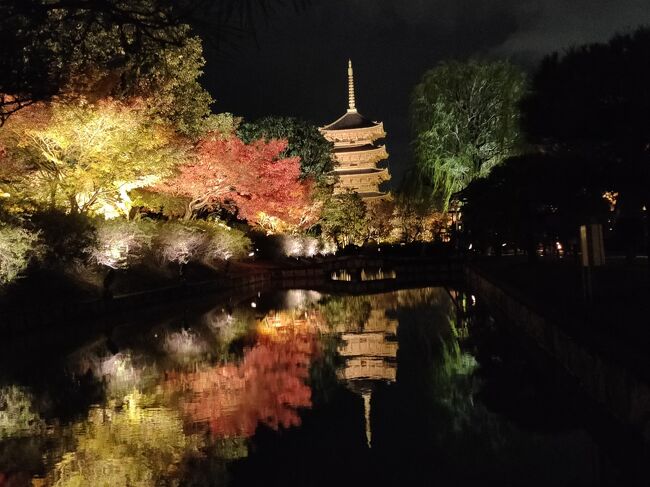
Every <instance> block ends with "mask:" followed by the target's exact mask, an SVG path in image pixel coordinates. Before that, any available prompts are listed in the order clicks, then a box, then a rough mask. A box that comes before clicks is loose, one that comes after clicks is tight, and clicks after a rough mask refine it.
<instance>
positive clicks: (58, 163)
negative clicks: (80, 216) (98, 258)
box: [0, 99, 184, 217]
mask: <svg viewBox="0 0 650 487" xmlns="http://www.w3.org/2000/svg"><path fill="white" fill-rule="evenodd" d="M0 139H1V141H0V143H1V144H2V145H4V146H5V148H6V150H5V156H4V158H5V159H8V161H9V164H10V166H11V167H12V168H13V174H12V175H11V177H9V178H5V181H4V182H3V185H4V187H3V188H2V189H3V190H4V191H5V193H6V194H8V195H9V198H12V199H14V200H23V201H24V200H27V201H28V202H30V203H32V204H34V205H36V206H47V207H50V208H60V209H63V210H65V211H67V212H69V213H102V214H104V215H105V216H107V217H115V216H118V215H120V214H128V212H129V209H130V199H129V197H128V191H130V190H132V189H135V188H138V187H142V186H146V185H150V184H152V183H153V182H155V181H157V180H158V178H160V177H161V176H163V175H166V174H168V171H169V170H170V169H171V168H172V167H173V166H174V165H175V164H176V163H177V162H178V161H180V160H181V159H182V157H183V154H184V150H183V147H182V144H181V143H180V140H179V139H178V138H176V137H175V136H174V135H173V132H172V131H171V130H169V129H168V128H167V127H166V126H164V125H162V124H160V123H156V122H153V121H152V120H151V117H149V116H148V113H147V109H146V107H145V105H144V104H143V103H142V102H140V101H138V100H135V101H131V102H129V103H125V102H118V101H115V100H110V99H109V100H103V101H100V102H98V103H96V104H90V103H87V102H85V101H81V102H70V103H66V102H64V101H61V100H59V101H57V102H54V103H52V104H49V105H45V104H41V105H37V106H33V107H30V108H26V109H24V110H22V111H21V112H20V113H18V114H16V116H15V117H12V119H11V120H10V121H9V122H8V123H7V124H6V126H5V127H3V128H2V130H0ZM15 202H16V201H15Z"/></svg>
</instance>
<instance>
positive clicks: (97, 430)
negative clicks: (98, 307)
mask: <svg viewBox="0 0 650 487" xmlns="http://www.w3.org/2000/svg"><path fill="white" fill-rule="evenodd" d="M498 328H499V327H497V326H495V324H494V323H493V322H492V320H490V319H489V318H488V317H487V316H485V315H484V314H482V313H480V312H478V311H477V310H476V300H475V298H474V297H472V296H471V295H465V294H463V293H458V292H456V291H453V290H452V291H450V290H447V289H445V288H441V287H432V288H423V289H412V290H400V291H395V292H388V293H382V294H370V295H362V296H331V295H323V294H319V293H316V292H313V291H299V290H294V291H283V292H275V293H266V294H260V295H254V296H253V297H252V298H246V299H243V298H242V299H241V300H239V301H234V302H231V303H230V304H229V305H227V306H226V305H219V306H217V307H216V308H214V309H211V310H209V311H207V312H200V313H192V310H189V311H188V310H184V311H183V312H182V313H180V314H175V315H170V316H169V317H166V318H165V319H162V320H160V322H158V323H156V324H154V325H153V326H146V327H143V326H127V327H122V328H118V329H114V330H111V331H110V333H106V334H105V335H104V336H102V337H100V338H98V339H97V340H94V341H92V342H90V343H86V344H85V345H84V346H81V347H79V348H78V349H76V350H74V351H72V352H66V353H61V354H60V355H61V356H57V355H56V354H53V355H54V357H52V356H48V358H47V359H45V358H43V357H22V360H23V362H21V359H20V358H14V359H12V361H11V364H9V365H7V364H6V363H5V364H4V365H3V370H2V371H1V373H0V486H2V487H6V486H23V485H25V486H27V485H34V486H41V485H47V486H79V487H81V486H138V487H139V486H143V487H144V486H159V485H160V486H171V485H187V486H211V485H215V486H226V485H228V486H243V485H265V486H269V485H282V486H293V485H296V486H298V485H300V486H309V485H318V486H321V485H323V486H325V485H359V484H367V485H375V486H380V485H504V486H505V485H526V486H536V485H539V486H542V485H543V486H549V485H552V486H565V485H566V486H583V485H584V486H587V485H601V484H603V485H604V484H606V483H607V482H609V481H610V480H603V479H611V478H612V477H611V475H612V474H610V472H609V470H610V469H613V467H611V466H610V465H609V463H608V462H607V461H604V460H603V457H604V456H605V453H604V452H603V451H601V449H600V448H599V446H598V442H597V441H594V440H593V439H592V436H591V435H590V434H589V433H588V428H586V427H585V426H584V424H583V421H582V418H581V409H580V408H581V407H582V405H581V404H580V402H579V401H578V400H575V401H574V400H573V399H572V398H571V397H568V396H567V395H566V393H565V391H563V390H561V389H559V388H558V387H556V386H555V385H554V384H553V383H552V382H551V381H548V380H546V379H544V377H543V374H538V373H537V372H536V371H535V367H533V366H532V365H531V364H530V360H529V359H528V358H527V357H526V353H523V352H522V351H521V350H518V347H517V346H516V345H514V344H512V343H510V342H509V340H508V339H507V338H505V336H504V334H503V333H502V332H500V331H499V329H498Z"/></svg>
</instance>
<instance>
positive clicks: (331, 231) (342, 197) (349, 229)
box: [320, 192, 366, 247]
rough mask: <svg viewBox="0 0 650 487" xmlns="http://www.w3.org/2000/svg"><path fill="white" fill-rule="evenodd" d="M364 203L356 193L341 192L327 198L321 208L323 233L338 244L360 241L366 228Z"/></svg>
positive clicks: (344, 244)
mask: <svg viewBox="0 0 650 487" xmlns="http://www.w3.org/2000/svg"><path fill="white" fill-rule="evenodd" d="M365 219H366V205H365V204H364V202H363V200H362V199H361V198H360V197H359V195H358V194H357V193H352V192H348V193H341V194H337V195H334V196H332V197H331V198H330V199H328V200H327V201H326V202H325V204H324V206H323V209H322V212H321V217H320V226H321V230H322V232H323V234H324V235H325V236H326V237H327V238H331V239H332V240H334V242H336V243H337V244H338V245H340V246H343V247H344V246H346V245H348V244H352V243H361V242H362V241H363V240H364V236H365V228H366V221H365Z"/></svg>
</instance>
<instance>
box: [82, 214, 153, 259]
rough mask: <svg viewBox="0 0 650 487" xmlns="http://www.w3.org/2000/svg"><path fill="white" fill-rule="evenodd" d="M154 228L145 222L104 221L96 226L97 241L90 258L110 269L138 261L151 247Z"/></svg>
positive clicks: (151, 224)
mask: <svg viewBox="0 0 650 487" xmlns="http://www.w3.org/2000/svg"><path fill="white" fill-rule="evenodd" d="M154 231H155V226H154V224H153V223H150V222H146V221H139V222H129V221H124V220H104V221H100V222H99V223H98V225H97V240H96V242H95V245H94V246H93V247H92V248H91V249H90V254H91V258H92V260H93V261H94V262H97V263H98V264H100V265H103V266H106V267H110V268H112V269H120V268H126V267H128V266H129V265H131V264H133V263H135V262H137V261H139V260H140V259H142V257H143V256H144V254H145V252H146V251H147V250H148V249H149V248H150V247H151V242H152V239H153V236H154Z"/></svg>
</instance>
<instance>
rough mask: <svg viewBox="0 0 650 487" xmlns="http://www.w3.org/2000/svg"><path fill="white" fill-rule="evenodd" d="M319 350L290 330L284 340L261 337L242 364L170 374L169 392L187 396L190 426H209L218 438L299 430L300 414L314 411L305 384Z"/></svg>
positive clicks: (303, 335) (304, 335) (309, 339)
mask: <svg viewBox="0 0 650 487" xmlns="http://www.w3.org/2000/svg"><path fill="white" fill-rule="evenodd" d="M315 347H316V342H315V340H314V336H313V335H312V334H310V333H304V332H301V331H295V330H291V329H288V330H286V331H285V333H284V334H283V335H278V336H272V335H263V336H261V337H260V339H259V340H258V342H257V343H256V344H255V346H253V347H252V348H251V349H248V350H247V351H246V352H245V354H244V358H243V360H242V362H241V364H239V365H232V364H228V365H219V366H216V367H212V368H208V369H204V370H199V371H197V372H191V373H186V374H170V376H169V378H170V380H169V383H168V386H169V387H170V388H171V390H179V389H180V390H182V391H185V392H186V393H187V394H186V399H184V401H183V409H184V412H185V414H186V416H187V418H188V421H190V422H191V423H198V424H205V425H207V427H208V429H209V431H210V432H211V434H212V435H213V436H214V437H217V438H224V437H226V438H228V437H242V436H243V437H249V436H252V435H253V434H254V433H255V430H256V428H257V426H258V425H259V424H264V425H267V426H269V427H271V428H273V429H278V428H279V427H284V428H288V427H290V426H297V425H299V424H300V417H299V415H298V408H304V407H310V406H311V390H310V388H309V386H307V385H306V384H305V381H306V379H307V378H308V375H309V364H310V361H311V357H312V355H313V354H314V353H315V351H316V348H315Z"/></svg>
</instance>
